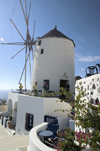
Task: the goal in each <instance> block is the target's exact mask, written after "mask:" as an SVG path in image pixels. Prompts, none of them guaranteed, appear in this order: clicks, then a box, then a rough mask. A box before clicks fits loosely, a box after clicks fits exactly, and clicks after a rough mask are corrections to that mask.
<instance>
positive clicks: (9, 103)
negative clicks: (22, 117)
mask: <svg viewBox="0 0 100 151" xmlns="http://www.w3.org/2000/svg"><path fill="white" fill-rule="evenodd" d="M7 112H8V113H10V112H12V100H11V99H9V100H8V106H7Z"/></svg>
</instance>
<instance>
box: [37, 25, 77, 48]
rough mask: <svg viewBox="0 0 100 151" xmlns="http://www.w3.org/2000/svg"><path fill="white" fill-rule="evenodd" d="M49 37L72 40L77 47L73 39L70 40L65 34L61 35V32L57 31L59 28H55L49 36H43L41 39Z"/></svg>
mask: <svg viewBox="0 0 100 151" xmlns="http://www.w3.org/2000/svg"><path fill="white" fill-rule="evenodd" d="M47 37H58V38H61V37H62V38H67V39H69V40H71V41H72V42H73V44H74V46H75V43H74V41H73V40H72V39H70V38H68V37H67V36H65V35H64V34H63V33H61V32H60V31H59V30H57V26H55V28H54V29H53V30H50V31H49V32H48V33H47V34H45V35H43V36H42V37H40V38H47Z"/></svg>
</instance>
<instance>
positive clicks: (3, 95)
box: [0, 90, 11, 101]
mask: <svg viewBox="0 0 100 151" xmlns="http://www.w3.org/2000/svg"><path fill="white" fill-rule="evenodd" d="M8 92H11V90H0V99H5V100H6V101H8Z"/></svg>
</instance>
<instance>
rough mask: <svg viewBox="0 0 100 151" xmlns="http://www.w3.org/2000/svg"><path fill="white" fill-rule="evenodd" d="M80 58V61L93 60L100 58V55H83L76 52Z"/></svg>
mask: <svg viewBox="0 0 100 151" xmlns="http://www.w3.org/2000/svg"><path fill="white" fill-rule="evenodd" d="M75 56H76V57H77V58H78V61H80V62H93V61H98V60H100V56H81V55H78V54H76V55H75Z"/></svg>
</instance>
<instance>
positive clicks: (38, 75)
mask: <svg viewBox="0 0 100 151" xmlns="http://www.w3.org/2000/svg"><path fill="white" fill-rule="evenodd" d="M39 40H41V45H40V46H38V41H37V42H36V44H35V56H34V63H33V74H32V85H31V88H32V87H33V85H34V83H35V81H37V82H38V85H37V89H39V90H42V85H43V81H44V79H45V80H46V79H47V80H50V85H49V86H50V87H49V90H51V91H58V90H59V87H60V79H63V78H62V76H63V74H64V73H66V74H67V76H68V78H67V79H66V78H65V79H63V80H69V84H70V90H71V92H74V85H75V78H74V77H75V75H74V44H73V42H72V41H70V40H68V39H66V38H56V37H52V38H43V39H39ZM41 49H44V53H43V54H41V53H40V51H41Z"/></svg>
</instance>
